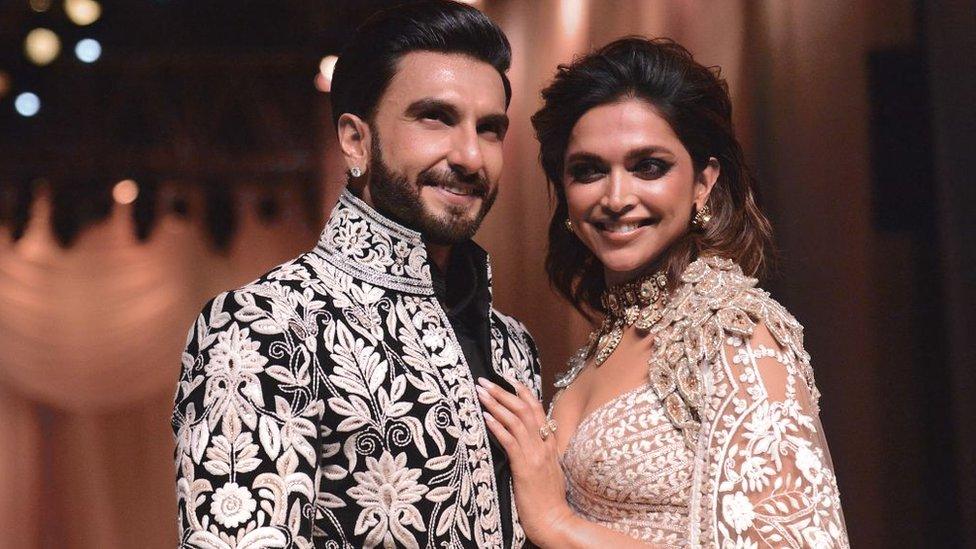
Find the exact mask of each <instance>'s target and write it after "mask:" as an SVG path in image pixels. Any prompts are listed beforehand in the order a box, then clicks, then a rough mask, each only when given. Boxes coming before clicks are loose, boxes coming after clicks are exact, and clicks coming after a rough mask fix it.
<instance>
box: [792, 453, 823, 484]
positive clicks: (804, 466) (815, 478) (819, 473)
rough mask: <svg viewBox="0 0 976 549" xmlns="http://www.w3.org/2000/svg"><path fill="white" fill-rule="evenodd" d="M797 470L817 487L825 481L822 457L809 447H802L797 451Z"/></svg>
mask: <svg viewBox="0 0 976 549" xmlns="http://www.w3.org/2000/svg"><path fill="white" fill-rule="evenodd" d="M796 468H797V469H799V470H800V472H801V473H803V476H804V477H805V478H806V479H807V480H808V481H810V483H811V484H813V485H815V486H816V485H819V484H820V481H821V480H822V479H823V464H822V463H821V461H820V457H819V456H817V454H816V453H814V452H813V451H812V450H810V448H809V447H807V446H800V447H799V448H798V449H797V451H796Z"/></svg>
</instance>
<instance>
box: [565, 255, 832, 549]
mask: <svg viewBox="0 0 976 549" xmlns="http://www.w3.org/2000/svg"><path fill="white" fill-rule="evenodd" d="M755 285H756V280H755V279H753V278H749V277H747V276H745V275H743V273H742V271H741V269H740V268H739V267H738V266H737V265H735V264H734V263H733V262H731V261H728V260H724V259H721V258H715V257H712V258H706V259H698V260H696V261H695V262H693V263H692V264H691V265H690V266H689V267H688V268H687V269H686V271H685V272H684V273H683V275H682V277H681V280H680V284H679V286H678V287H677V288H676V290H675V291H674V292H673V294H672V296H671V299H670V301H669V303H668V305H667V309H666V311H665V313H664V315H663V317H662V319H661V320H660V321H659V322H657V323H656V324H655V325H654V326H652V327H651V329H650V332H651V334H652V335H653V337H654V342H653V350H652V353H651V356H650V357H649V360H648V364H647V367H648V379H647V382H646V383H645V384H644V385H642V386H640V387H637V388H635V389H633V390H631V391H629V392H627V393H625V394H623V395H620V396H618V397H617V398H615V399H613V400H611V401H610V402H608V403H606V404H604V405H603V406H601V407H599V408H598V409H596V410H595V411H594V412H592V413H591V414H589V415H588V416H586V417H585V418H583V420H582V421H581V423H580V425H579V427H578V428H577V431H576V432H575V434H574V435H573V436H572V438H571V439H570V441H569V445H568V447H567V449H566V451H565V453H564V454H563V456H562V465H563V469H564V471H565V474H566V480H567V498H568V500H569V502H570V505H571V506H572V507H573V508H574V509H575V510H576V511H577V512H578V513H579V514H580V515H582V516H583V517H585V518H587V519H589V520H592V521H594V522H597V523H600V524H603V525H605V526H607V527H610V528H613V529H616V530H619V531H622V532H625V533H628V534H630V535H632V536H633V537H635V538H639V539H642V540H646V541H648V542H652V543H656V544H659V545H661V546H665V547H715V548H754V547H790V548H799V547H817V548H820V547H848V546H849V543H848V540H847V534H846V529H845V524H844V518H843V514H842V512H841V505H840V496H839V494H838V490H837V483H836V480H835V477H834V472H833V467H832V464H831V461H830V455H829V452H828V450H827V444H826V440H825V439H824V434H823V429H822V427H821V425H820V421H819V418H818V413H819V409H818V399H819V392H818V391H817V388H816V385H815V383H814V378H813V370H812V368H811V366H810V357H809V355H808V354H807V353H806V351H804V349H803V328H802V326H800V324H799V323H798V322H797V321H796V320H795V319H794V318H793V317H792V316H791V315H790V314H789V313H788V312H787V311H786V310H785V309H784V308H783V307H782V306H780V305H779V304H778V303H777V302H775V301H774V300H773V299H771V298H770V297H769V294H768V293H766V292H765V291H763V290H761V289H759V288H757V287H756V286H755ZM585 354H586V350H585V349H583V350H581V351H580V352H579V353H577V355H576V356H575V357H574V358H573V359H572V360H571V361H570V369H569V371H568V372H567V374H566V375H565V376H563V377H562V378H561V379H559V380H558V381H557V386H559V387H566V386H568V385H569V384H570V383H572V381H573V379H574V378H575V377H576V375H578V373H579V372H580V370H581V369H582V368H583V367H584V365H585ZM558 397H559V395H558V394H557V395H556V399H558ZM554 404H555V400H554Z"/></svg>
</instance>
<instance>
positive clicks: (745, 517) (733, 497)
mask: <svg viewBox="0 0 976 549" xmlns="http://www.w3.org/2000/svg"><path fill="white" fill-rule="evenodd" d="M722 514H723V515H724V517H723V518H724V520H725V521H727V522H728V523H729V524H731V525H732V528H734V529H735V533H736V534H741V533H742V531H743V530H745V529H747V528H750V527H752V520H753V519H754V518H755V516H756V512H755V511H754V510H753V508H752V501H750V500H749V498H748V497H746V495H745V494H743V493H742V492H735V493H734V494H725V495H724V496H722Z"/></svg>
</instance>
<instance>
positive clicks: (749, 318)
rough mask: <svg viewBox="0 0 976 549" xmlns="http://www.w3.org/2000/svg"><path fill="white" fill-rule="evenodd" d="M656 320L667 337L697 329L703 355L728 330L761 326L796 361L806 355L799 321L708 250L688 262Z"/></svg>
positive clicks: (740, 332) (743, 332) (744, 331)
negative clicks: (664, 310)
mask: <svg viewBox="0 0 976 549" xmlns="http://www.w3.org/2000/svg"><path fill="white" fill-rule="evenodd" d="M662 320H664V322H662V323H660V324H659V328H660V329H662V330H670V331H671V332H672V334H670V335H671V337H672V338H674V337H682V338H685V337H687V336H691V337H693V338H696V339H697V337H696V336H698V332H699V331H700V332H701V336H702V337H705V338H706V339H707V340H706V341H702V345H703V346H705V347H706V349H704V350H705V351H706V353H705V354H707V355H708V356H709V357H711V356H713V355H714V354H715V353H717V352H718V350H719V349H720V348H721V346H722V344H723V343H724V342H725V340H726V339H727V338H728V337H729V336H736V337H739V338H745V339H748V338H751V337H752V336H753V334H754V333H755V332H756V329H757V327H758V326H763V327H764V328H765V329H766V330H768V331H769V333H770V334H771V335H772V336H773V338H774V339H775V340H776V343H777V344H778V345H780V346H781V347H783V349H784V350H787V351H791V352H793V353H795V354H796V357H797V359H798V360H800V361H806V360H808V359H809V356H808V355H807V354H806V352H805V351H804V350H803V326H802V325H801V324H800V323H799V322H798V321H797V320H796V318H795V317H794V316H793V315H792V314H790V312H789V311H787V310H786V308H785V307H783V306H782V305H781V304H780V303H779V302H778V301H776V300H775V299H773V297H772V296H771V295H770V294H769V292H767V291H766V290H764V289H762V288H760V287H759V286H758V281H757V280H756V279H755V278H753V277H751V276H748V275H746V274H745V273H743V272H742V268H741V267H739V265H738V264H736V263H735V262H734V261H732V260H730V259H726V258H722V257H717V256H708V257H702V258H698V259H696V260H695V261H693V262H692V263H691V264H689V265H688V267H687V268H686V269H685V270H684V272H683V273H682V274H681V277H680V279H679V282H678V286H677V288H676V289H675V291H674V293H673V294H672V299H671V302H670V303H669V305H668V307H667V312H666V314H665V315H664V318H663V319H662ZM675 332H679V333H675Z"/></svg>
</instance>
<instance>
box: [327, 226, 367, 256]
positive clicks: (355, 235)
mask: <svg viewBox="0 0 976 549" xmlns="http://www.w3.org/2000/svg"><path fill="white" fill-rule="evenodd" d="M332 239H333V242H335V244H336V246H337V247H338V248H341V249H344V250H346V251H347V252H348V253H349V254H350V255H353V256H357V255H360V254H362V253H363V251H364V250H366V249H367V248H368V247H369V228H368V227H367V226H366V223H365V222H364V221H350V222H348V223H341V224H338V226H337V227H336V228H335V234H334V236H333V237H332Z"/></svg>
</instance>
